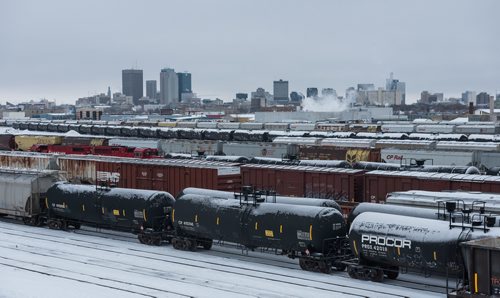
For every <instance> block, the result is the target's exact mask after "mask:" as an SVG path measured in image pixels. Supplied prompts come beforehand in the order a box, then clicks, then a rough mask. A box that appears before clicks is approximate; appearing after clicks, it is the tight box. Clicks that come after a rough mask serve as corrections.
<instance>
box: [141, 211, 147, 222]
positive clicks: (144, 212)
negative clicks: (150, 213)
mask: <svg viewBox="0 0 500 298" xmlns="http://www.w3.org/2000/svg"><path fill="white" fill-rule="evenodd" d="M142 218H144V221H148V218H147V216H146V209H142Z"/></svg>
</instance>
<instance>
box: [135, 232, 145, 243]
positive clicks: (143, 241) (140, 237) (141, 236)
mask: <svg viewBox="0 0 500 298" xmlns="http://www.w3.org/2000/svg"><path fill="white" fill-rule="evenodd" d="M144 238H145V236H144V235H143V234H139V235H137V239H139V242H140V243H142V244H146V239H144Z"/></svg>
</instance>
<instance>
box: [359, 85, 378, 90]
mask: <svg viewBox="0 0 500 298" xmlns="http://www.w3.org/2000/svg"><path fill="white" fill-rule="evenodd" d="M357 90H358V91H374V90H375V85H374V84H358V89H357Z"/></svg>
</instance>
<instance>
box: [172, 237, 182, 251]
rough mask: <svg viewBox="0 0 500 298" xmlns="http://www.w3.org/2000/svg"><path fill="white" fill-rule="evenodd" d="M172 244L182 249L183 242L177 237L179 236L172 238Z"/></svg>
mask: <svg viewBox="0 0 500 298" xmlns="http://www.w3.org/2000/svg"><path fill="white" fill-rule="evenodd" d="M172 246H173V247H174V248H175V249H181V243H180V241H179V239H177V238H174V239H172Z"/></svg>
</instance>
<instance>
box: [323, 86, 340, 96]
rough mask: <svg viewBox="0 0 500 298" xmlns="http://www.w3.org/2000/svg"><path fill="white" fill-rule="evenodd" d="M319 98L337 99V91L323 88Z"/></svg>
mask: <svg viewBox="0 0 500 298" xmlns="http://www.w3.org/2000/svg"><path fill="white" fill-rule="evenodd" d="M321 96H331V97H333V98H337V90H335V89H333V88H323V90H321Z"/></svg>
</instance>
